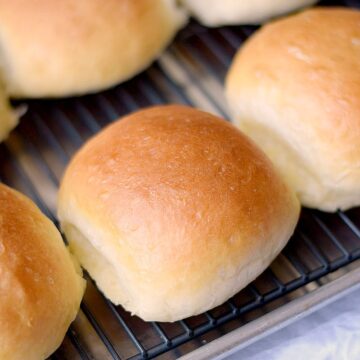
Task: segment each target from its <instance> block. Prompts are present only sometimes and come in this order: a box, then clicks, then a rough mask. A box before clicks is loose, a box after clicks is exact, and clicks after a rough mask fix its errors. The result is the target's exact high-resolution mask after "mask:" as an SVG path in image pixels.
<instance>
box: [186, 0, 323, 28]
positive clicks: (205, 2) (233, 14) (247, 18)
mask: <svg viewBox="0 0 360 360" xmlns="http://www.w3.org/2000/svg"><path fill="white" fill-rule="evenodd" d="M180 1H181V3H182V4H183V5H184V6H185V7H186V8H187V9H188V10H189V11H190V13H191V14H192V15H193V16H194V17H195V18H196V19H197V20H199V21H200V22H201V23H202V24H204V25H206V26H221V25H240V24H261V23H263V22H264V21H266V20H269V19H271V18H273V17H275V16H279V15H284V14H286V13H288V12H290V11H294V10H297V9H300V8H302V7H305V6H309V5H313V4H315V3H316V2H317V0H221V1H219V0H180Z"/></svg>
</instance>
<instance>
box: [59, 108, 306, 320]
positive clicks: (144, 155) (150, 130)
mask: <svg viewBox="0 0 360 360" xmlns="http://www.w3.org/2000/svg"><path fill="white" fill-rule="evenodd" d="M58 210H59V211H58V214H59V218H60V221H61V225H62V229H63V230H64V232H65V234H66V237H67V239H68V241H69V243H70V247H71V249H72V251H73V252H74V254H75V255H76V256H77V257H78V259H79V260H80V262H81V264H82V266H83V267H84V268H86V269H87V271H88V272H89V273H90V275H91V276H92V277H93V278H94V279H95V281H96V283H97V285H98V287H99V288H100V289H101V290H102V291H103V292H104V294H105V295H106V296H107V297H108V298H110V300H111V301H112V302H114V303H115V304H121V305H123V307H124V308H125V309H127V310H129V311H131V312H132V313H133V314H136V315H138V316H140V317H141V318H143V319H144V320H156V321H175V320H178V319H182V318H185V317H188V316H191V315H195V314H199V313H201V312H203V311H205V310H208V309H210V308H213V307H215V306H217V305H219V304H221V303H223V302H224V301H225V300H226V299H228V298H229V297H231V296H232V295H234V294H235V293H237V292H238V291H239V290H240V289H241V288H243V287H244V286H245V285H247V284H248V283H249V282H250V281H252V280H253V279H254V278H256V277H257V276H258V275H259V274H260V273H261V272H262V271H263V270H264V269H265V268H266V267H267V266H268V265H269V264H270V262H271V261H272V260H273V259H274V257H275V256H276V255H277V254H278V253H279V252H280V250H281V249H282V248H283V247H284V245H285V244H286V242H287V241H288V239H289V237H290V235H291V234H292V233H293V231H294V227H295V224H296V222H297V220H298V215H299V203H298V200H297V198H296V197H295V195H294V194H293V193H292V192H291V191H290V190H289V189H288V188H287V186H286V185H285V184H284V183H283V182H282V180H281V179H280V178H279V176H278V174H277V173H276V171H275V170H274V168H273V166H272V164H271V163H270V161H269V160H268V158H267V157H266V156H265V155H264V154H263V153H262V151H261V150H259V149H258V148H257V147H256V146H255V145H254V144H253V143H252V142H251V141H250V140H249V139H248V138H247V137H245V136H244V135H243V134H242V133H240V132H239V131H238V130H237V129H236V128H235V127H234V126H233V125H231V124H230V123H227V122H225V121H223V120H221V119H219V118H217V117H215V116H213V115H210V114H208V113H205V112H202V111H199V110H195V109H192V108H189V107H184V106H177V105H173V106H159V107H154V108H150V109H146V110H143V111H139V112H136V113H134V114H132V115H129V116H127V117H125V118H124V119H122V120H121V121H117V122H115V123H114V124H112V125H110V126H109V127H107V128H106V129H105V130H103V131H102V132H100V133H99V134H98V135H96V136H95V137H94V138H92V139H91V140H90V141H89V142H88V143H86V144H85V146H84V147H83V148H82V149H81V150H80V151H79V152H78V153H77V154H76V155H75V157H74V158H73V160H72V161H71V163H70V165H69V167H68V168H67V170H66V173H65V176H64V178H63V181H62V184H61V187H60V193H59V209H58Z"/></svg>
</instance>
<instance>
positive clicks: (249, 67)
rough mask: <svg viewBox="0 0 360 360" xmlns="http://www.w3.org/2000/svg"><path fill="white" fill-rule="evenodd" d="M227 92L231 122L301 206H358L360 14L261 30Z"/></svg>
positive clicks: (295, 20) (308, 16) (309, 16)
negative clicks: (270, 163) (269, 163)
mask: <svg viewBox="0 0 360 360" xmlns="http://www.w3.org/2000/svg"><path fill="white" fill-rule="evenodd" d="M279 34H281V36H279ZM225 87H226V95H227V98H228V102H229V105H230V108H231V110H232V113H233V116H234V121H235V122H236V124H237V125H238V126H239V127H240V129H241V130H242V131H244V132H245V133H246V134H247V135H249V136H250V137H252V138H253V139H254V140H255V142H256V143H257V144H258V145H259V146H260V147H261V148H262V149H263V150H264V151H265V153H267V155H268V156H269V157H270V158H271V159H272V160H273V162H274V163H275V164H276V166H277V167H278V169H279V170H280V172H281V173H282V175H283V177H284V179H286V181H287V182H288V184H289V185H290V186H291V187H292V188H293V189H294V190H295V191H296V193H297V195H298V196H299V198H300V200H301V202H302V204H303V205H305V206H308V207H313V208H318V209H321V210H325V211H335V210H337V209H348V208H350V207H352V206H356V205H360V12H359V11H357V10H350V9H345V8H315V9H313V10H308V11H305V12H303V13H301V14H298V15H295V16H292V17H289V18H286V19H283V20H279V21H276V22H274V23H271V24H268V25H266V26H264V27H263V28H262V29H261V30H259V31H258V32H257V33H256V34H255V35H254V36H253V37H252V38H250V40H248V41H247V43H246V44H245V45H244V46H243V47H242V48H241V49H240V50H239V52H238V54H237V55H236V57H235V59H234V62H233V64H232V66H231V68H230V70H229V73H228V75H227V79H226V85H225Z"/></svg>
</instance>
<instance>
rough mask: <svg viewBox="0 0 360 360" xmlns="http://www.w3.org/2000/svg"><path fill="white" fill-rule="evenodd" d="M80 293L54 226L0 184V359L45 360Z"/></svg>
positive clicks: (78, 276) (75, 271)
mask: <svg viewBox="0 0 360 360" xmlns="http://www.w3.org/2000/svg"><path fill="white" fill-rule="evenodd" d="M84 288H85V281H84V280H83V279H82V277H81V269H80V267H79V266H78V265H77V264H76V263H75V262H74V260H73V259H72V258H71V257H70V254H69V253H68V251H67V249H66V247H65V245H64V243H63V241H62V239H61V236H60V233H59V232H58V230H57V229H56V227H55V226H54V225H53V224H52V223H51V222H50V220H48V219H47V218H46V217H45V216H44V215H43V214H42V213H41V212H40V210H39V209H38V208H37V207H36V206H35V205H34V203H33V202H32V201H31V200H30V199H28V198H26V197H25V196H24V195H21V194H20V193H18V192H16V191H14V190H11V189H10V188H8V187H6V186H5V185H2V184H0V359H2V360H24V359H26V360H40V359H46V358H47V357H48V356H49V355H50V354H51V353H52V352H54V351H55V349H56V348H57V347H58V346H59V345H60V343H61V341H62V339H63V338H64V336H65V333H66V331H67V329H68V327H69V325H70V323H71V322H72V321H73V320H74V318H75V316H76V314H77V312H78V309H79V305H80V301H81V298H82V295H83V292H84Z"/></svg>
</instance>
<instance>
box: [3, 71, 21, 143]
mask: <svg viewBox="0 0 360 360" xmlns="http://www.w3.org/2000/svg"><path fill="white" fill-rule="evenodd" d="M22 110H23V109H22V108H19V109H14V108H12V106H11V104H10V98H9V94H8V93H7V91H6V86H5V83H4V81H3V79H2V76H1V74H0V119H1V121H0V142H2V141H4V140H5V139H6V138H7V137H8V136H9V134H10V132H11V130H13V129H14V128H15V127H16V126H17V124H18V122H19V117H20V116H21V115H22V112H23V111H22Z"/></svg>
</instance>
